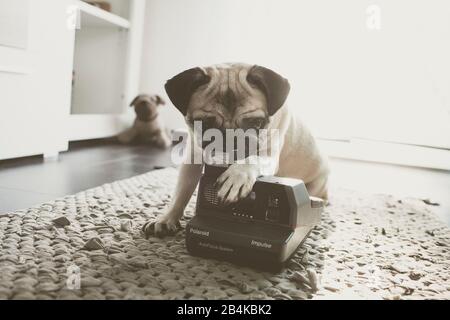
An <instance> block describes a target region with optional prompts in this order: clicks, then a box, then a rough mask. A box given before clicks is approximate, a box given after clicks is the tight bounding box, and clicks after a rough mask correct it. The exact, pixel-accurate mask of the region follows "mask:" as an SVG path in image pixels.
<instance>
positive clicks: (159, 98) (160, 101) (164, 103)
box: [155, 95, 166, 106]
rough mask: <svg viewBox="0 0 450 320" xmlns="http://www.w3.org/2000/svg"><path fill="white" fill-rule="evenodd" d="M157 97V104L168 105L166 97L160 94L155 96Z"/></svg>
mask: <svg viewBox="0 0 450 320" xmlns="http://www.w3.org/2000/svg"><path fill="white" fill-rule="evenodd" d="M155 99H156V104H157V105H158V106H159V105H163V106H165V105H166V102H165V101H164V99H163V98H161V97H160V96H158V95H156V96H155Z"/></svg>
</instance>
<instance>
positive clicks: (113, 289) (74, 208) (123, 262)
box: [0, 168, 450, 299]
mask: <svg viewBox="0 0 450 320" xmlns="http://www.w3.org/2000/svg"><path fill="white" fill-rule="evenodd" d="M176 178H177V170H176V169H172V168H169V169H164V170H159V171H153V172H150V173H148V174H145V175H141V176H137V177H134V178H131V179H127V180H123V181H118V182H114V183H111V184H106V185H103V186H101V187H98V188H94V189H91V190H87V191H84V192H81V193H78V194H76V195H71V196H67V197H64V198H62V199H58V200H55V201H53V202H49V203H45V204H42V205H40V206H36V207H34V208H30V209H27V210H21V211H17V212H13V213H3V214H0V299H330V298H331V299H334V298H336V299H343V298H344V299H346V298H349V299H449V298H450V229H449V228H448V227H447V226H446V225H445V224H444V223H442V222H441V221H440V220H438V218H436V217H435V215H434V214H433V213H432V203H430V202H429V201H422V200H419V199H400V198H396V197H393V196H389V195H373V194H362V193H359V192H355V191H349V190H342V189H334V190H332V191H331V205H330V206H328V207H327V208H326V210H325V213H324V215H323V219H322V223H321V225H320V226H318V227H317V228H316V229H315V230H314V231H313V232H312V233H311V235H310V237H309V238H308V239H307V241H306V242H305V243H304V245H303V246H302V247H300V248H299V250H298V251H297V253H296V254H295V256H294V257H293V259H292V260H291V261H290V262H289V263H288V265H287V267H286V268H285V269H284V270H283V271H282V272H280V273H278V274H272V273H268V272H261V271H257V270H253V269H250V268H246V267H240V266H235V265H233V264H231V263H228V262H223V261H215V260H208V259H203V258H198V257H192V256H190V255H189V254H188V253H187V251H186V248H185V244H184V231H181V232H179V233H178V234H177V235H176V236H174V237H169V238H165V239H157V238H150V239H148V240H146V239H145V237H144V236H143V234H142V232H141V227H142V225H143V224H144V223H145V222H147V221H149V220H152V219H154V218H155V217H156V216H157V215H159V214H161V213H162V212H164V210H165V208H166V207H167V206H168V203H169V201H170V195H171V193H172V190H173V188H174V185H175V182H176ZM427 203H428V204H427ZM194 204H195V196H194V197H193V200H192V202H191V203H190V204H189V206H188V208H187V209H186V216H185V218H183V220H182V225H183V226H185V225H186V222H187V221H188V220H189V219H190V218H191V217H192V215H193V213H194Z"/></svg>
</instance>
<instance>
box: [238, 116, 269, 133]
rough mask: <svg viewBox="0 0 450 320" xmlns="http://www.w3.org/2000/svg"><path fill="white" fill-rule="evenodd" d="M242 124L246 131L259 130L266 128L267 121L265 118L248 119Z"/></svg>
mask: <svg viewBox="0 0 450 320" xmlns="http://www.w3.org/2000/svg"><path fill="white" fill-rule="evenodd" d="M242 124H243V127H244V128H245V129H256V130H259V129H261V128H263V127H264V126H265V124H266V120H265V119H263V118H247V119H244V120H242Z"/></svg>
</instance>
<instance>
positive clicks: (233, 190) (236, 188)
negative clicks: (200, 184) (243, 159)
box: [216, 164, 257, 205]
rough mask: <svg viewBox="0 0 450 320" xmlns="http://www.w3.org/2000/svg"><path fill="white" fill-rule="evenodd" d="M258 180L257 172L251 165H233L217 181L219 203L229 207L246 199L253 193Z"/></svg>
mask: <svg viewBox="0 0 450 320" xmlns="http://www.w3.org/2000/svg"><path fill="white" fill-rule="evenodd" d="M256 178H257V174H256V173H255V170H252V168H251V167H250V166H249V165H241V164H234V165H232V166H231V167H230V168H228V170H227V171H225V172H224V173H223V174H222V175H221V176H220V177H219V178H218V179H217V182H216V184H217V185H218V186H219V191H218V192H217V197H218V199H219V201H220V202H221V203H223V204H225V205H228V204H231V203H235V202H237V201H239V200H241V199H244V198H246V197H247V196H248V195H249V194H250V192H251V191H252V189H253V186H254V184H255V182H256Z"/></svg>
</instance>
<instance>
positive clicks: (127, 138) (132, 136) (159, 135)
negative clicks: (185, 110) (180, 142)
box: [117, 94, 172, 148]
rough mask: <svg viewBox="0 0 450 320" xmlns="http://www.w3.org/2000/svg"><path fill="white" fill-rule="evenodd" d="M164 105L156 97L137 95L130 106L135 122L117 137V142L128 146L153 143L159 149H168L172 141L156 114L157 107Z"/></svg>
mask: <svg viewBox="0 0 450 320" xmlns="http://www.w3.org/2000/svg"><path fill="white" fill-rule="evenodd" d="M165 104H166V103H165V101H164V100H163V99H162V98H161V97H160V96H158V95H154V96H150V95H147V94H141V95H138V96H137V97H136V98H135V99H134V100H133V102H131V104H130V107H134V110H135V112H136V120H135V121H134V124H133V126H132V127H131V128H129V129H127V130H125V131H124V132H122V133H121V134H119V135H118V136H117V139H118V140H119V142H120V143H123V144H129V143H133V142H137V141H138V142H148V143H153V144H155V145H156V146H158V147H160V148H168V147H170V146H171V145H172V141H171V139H170V137H169V134H168V133H167V130H166V128H165V126H164V123H163V121H162V119H161V117H160V116H159V112H158V109H159V106H161V105H165Z"/></svg>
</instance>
